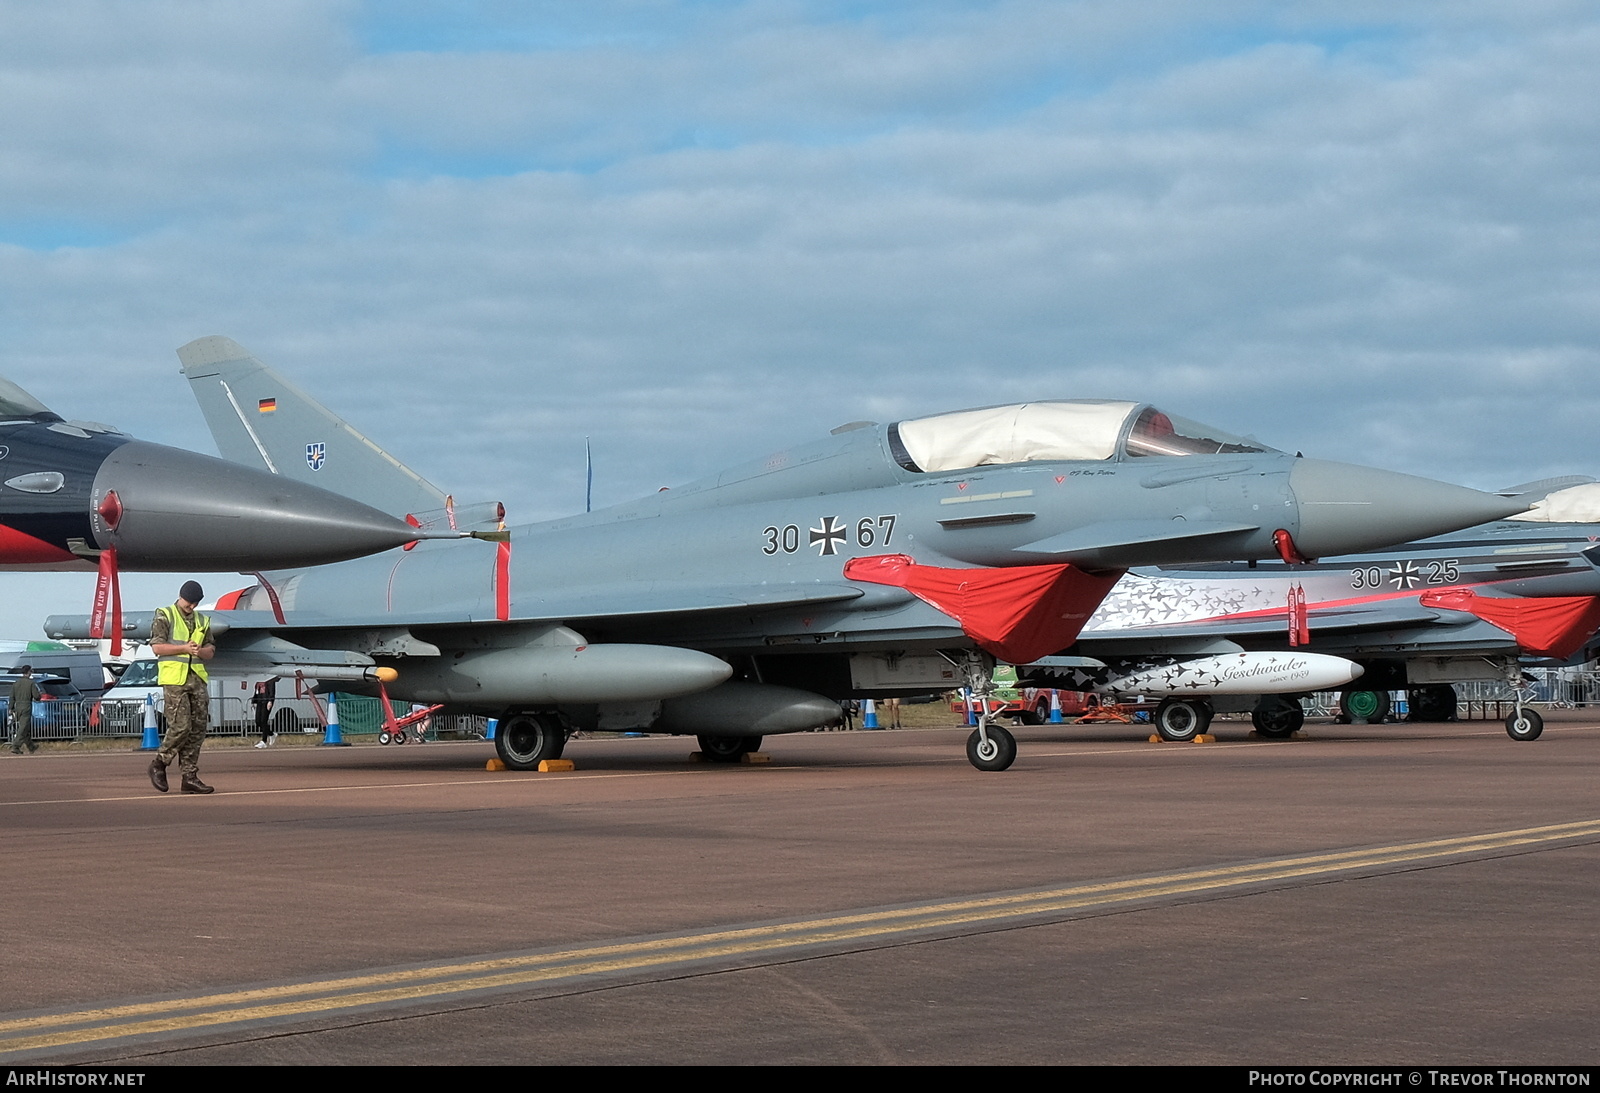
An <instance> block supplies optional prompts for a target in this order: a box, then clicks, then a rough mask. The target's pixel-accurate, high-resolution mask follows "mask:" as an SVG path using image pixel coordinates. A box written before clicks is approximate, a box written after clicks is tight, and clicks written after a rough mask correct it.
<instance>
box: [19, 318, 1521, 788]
mask: <svg viewBox="0 0 1600 1093" xmlns="http://www.w3.org/2000/svg"><path fill="white" fill-rule="evenodd" d="M179 358H180V360H182V362H183V365H184V371H185V373H186V375H187V376H188V378H189V381H190V383H191V385H192V387H193V389H194V391H195V394H196V396H197V398H198V400H199V402H200V405H201V409H202V411H203V412H204V413H205V415H206V419H207V422H208V424H209V425H210V426H211V429H212V432H213V435H214V436H215V438H216V440H217V443H218V446H219V448H220V449H221V451H222V452H223V454H224V456H225V457H227V458H231V459H237V460H240V461H241V462H246V463H256V464H258V465H259V464H260V463H261V462H263V461H270V462H271V463H272V464H273V465H274V466H276V468H277V469H278V471H279V473H281V474H285V475H290V476H294V477H298V478H300V479H301V480H302V481H309V482H318V483H322V484H327V485H330V486H332V488H334V489H336V490H338V491H339V492H341V493H343V494H346V495H347V496H351V497H354V498H356V499H358V500H362V501H365V502H368V503H370V504H373V505H374V506H376V507H378V508H382V509H385V510H386V511H388V512H390V513H392V514H394V515H397V516H399V515H402V514H404V515H406V516H408V517H410V519H411V520H412V521H413V522H415V523H418V524H420V525H422V526H424V527H428V526H432V525H436V524H438V523H439V522H440V521H445V522H450V523H453V524H456V525H460V524H461V523H462V522H463V521H464V520H465V521H467V522H469V523H470V522H473V521H482V520H484V519H485V516H484V514H485V512H489V513H490V514H491V517H492V508H491V509H488V510H485V509H483V508H478V509H475V510H470V513H469V512H468V511H467V510H456V509H454V508H453V506H451V505H448V504H446V505H444V506H443V509H442V511H441V510H440V507H439V501H440V500H441V498H442V497H443V495H442V494H441V493H440V492H439V491H438V490H436V489H434V488H433V487H431V486H428V485H427V484H426V483H424V482H423V481H422V480H421V479H420V478H419V477H418V476H417V475H415V474H414V473H412V472H411V471H409V470H407V469H406V468H403V467H401V466H399V465H398V464H397V463H395V462H394V461H393V460H392V459H391V458H389V457H388V456H387V455H386V454H385V453H383V452H382V451H381V449H378V448H377V446H376V445H374V444H372V443H371V442H370V441H368V440H367V439H366V438H365V437H363V436H361V435H360V434H359V433H357V432H356V431H355V430H354V429H352V428H351V427H350V426H348V425H347V424H346V423H344V422H343V421H341V420H340V419H339V418H337V417H335V416H334V415H333V414H331V413H329V412H328V411H327V410H325V409H324V408H322V407H321V406H320V405H318V404H317V403H316V402H315V401H314V400H312V399H310V398H309V397H308V396H306V395H304V394H302V393H301V392H299V391H298V390H296V389H295V388H294V387H292V386H291V385H290V384H288V383H287V382H286V381H285V380H284V379H283V378H282V377H280V376H279V375H278V374H276V373H275V372H273V371H272V370H271V369H269V368H267V367H266V366H265V365H263V364H262V363H261V362H260V361H258V360H256V359H255V358H253V357H251V356H250V355H249V354H248V353H247V352H246V351H245V350H244V349H243V348H241V347H240V346H238V345H236V344H235V343H233V342H231V341H229V340H227V339H225V338H203V339H200V340H199V341H197V342H193V343H190V344H189V345H187V346H185V347H184V348H183V349H181V350H179ZM268 403H270V404H271V405H272V406H273V408H274V409H273V412H272V413H271V414H270V415H263V414H259V413H253V408H254V407H256V406H259V405H264V404H268ZM313 453H314V455H315V458H313V457H312V456H313ZM420 506H431V509H432V511H430V512H426V513H423V512H418V511H416V509H417V507H420ZM1525 507H1526V502H1519V501H1516V500H1512V499H1507V498H1504V497H1499V496H1495V495H1492V494H1485V493H1480V492H1478V491H1475V490H1469V489H1464V488H1461V487H1458V486H1452V485H1448V484H1446V483H1442V482H1435V481H1432V480H1428V479H1422V478H1416V477H1411V476H1408V475H1402V474H1394V473H1390V472H1385V471H1379V470H1372V469H1368V468H1362V467H1354V466H1348V465H1345V464H1339V463H1328V462H1323V461H1319V460H1312V459H1303V458H1300V457H1298V456H1293V455H1288V454H1285V453H1283V452H1280V451H1276V450H1273V449H1271V448H1267V447H1265V446H1263V445H1261V444H1258V443H1255V442H1254V441H1250V440H1247V439H1243V438H1240V437H1236V436H1233V435H1231V434H1229V433H1226V432H1223V431H1221V430H1218V429H1215V428H1212V427H1210V426H1205V425H1201V424H1198V423H1195V422H1192V421H1188V420H1186V419H1183V418H1180V417H1176V416H1174V415H1170V414H1168V413H1165V412H1163V411H1161V410H1158V409H1156V408H1155V407H1152V406H1149V405H1146V404H1143V403H1138V402H1112V401H1082V400H1078V401H1052V402H1034V403H1027V404H1023V405H1014V406H1000V407H991V408H987V409H980V410H969V411H962V412H957V413H950V414H940V415H936V416H931V417H922V418H916V419H912V420H905V421H898V422H894V423H890V424H881V425H880V424H871V423H856V424H854V425H850V426H844V427H841V428H840V429H837V430H835V431H834V433H833V435H831V436H829V437H825V438H823V439H821V440H819V441H815V442H812V443H809V444H803V445H799V446H796V447H793V448H789V449H786V450H784V451H781V452H778V453H776V454H774V455H771V456H768V457H766V458H764V459H759V460H756V461H754V462H751V463H748V464H745V465H743V466H739V467H734V468H731V469H730V470H727V471H725V472H723V473H722V474H719V475H715V476H713V477H711V478H707V479H704V480H702V481H698V482H692V483H689V484H688V485H686V486H681V487H677V488H675V489H672V490H670V491H667V492H662V493H658V494H654V495H651V496H649V497H646V498H643V499H641V500H638V501H634V502H631V503H628V504H623V505H617V506H614V507H612V508H608V509H602V510H599V511H596V512H592V513H585V514H583V515H578V516H572V517H568V518H565V519H558V520H550V521H545V522H542V523H536V524H529V525H523V526H519V527H515V528H512V529H511V535H510V541H509V542H506V543H501V544H498V545H489V544H485V543H474V542H459V543H449V542H427V543H420V544H418V545H417V546H416V548H415V549H414V550H410V551H408V552H406V553H404V554H403V555H401V556H399V557H398V558H395V557H384V558H381V559H372V560H370V561H361V560H356V561H350V562H343V563H339V564H337V565H330V566H320V567H316V568H311V569H303V570H298V571H294V572H279V573H270V574H267V575H266V579H265V581H264V582H263V584H262V585H261V586H259V587H256V588H253V589H249V590H247V591H246V592H245V594H244V595H242V596H241V597H239V598H238V599H237V601H236V603H237V608H238V609H237V610H234V611H232V612H228V613H220V612H219V614H218V619H217V625H216V632H217V634H218V641H219V653H218V655H219V657H221V656H227V657H229V658H233V659H237V660H238V661H240V662H241V663H242V664H248V665H250V666H251V668H252V670H255V671H265V670H277V671H288V670H293V669H295V668H298V669H301V670H304V671H305V672H306V674H307V675H314V676H316V677H318V678H320V679H321V680H323V681H325V682H326V681H329V680H334V679H341V678H342V679H345V680H356V681H358V682H357V683H356V685H357V686H360V685H362V684H361V683H360V682H359V681H362V680H366V681H368V682H367V685H368V686H371V682H370V681H371V680H373V679H374V678H376V677H375V676H374V674H373V673H375V672H377V671H379V670H382V671H383V674H384V676H386V677H388V676H392V677H394V678H393V682H390V683H389V684H388V689H389V692H390V693H391V694H393V695H395V696H397V697H400V698H405V699H410V700H413V701H422V702H429V703H444V704H447V705H448V706H450V707H451V708H454V709H461V710H476V711H483V712H487V713H493V714H496V715H498V716H499V717H500V718H501V724H500V732H499V735H498V738H497V745H498V750H499V754H500V756H501V758H502V759H503V760H504V761H505V762H506V764H507V765H508V766H510V767H513V768H518V769H527V768H531V767H535V766H537V765H538V764H539V763H540V762H541V761H543V760H545V759H551V758H555V757H558V756H559V755H560V754H561V752H562V749H563V747H564V746H565V743H566V740H567V737H568V735H569V734H570V733H571V732H572V731H574V730H575V729H577V728H590V729H600V730H628V729H647V730H650V731H654V732H665V733H676V734H685V735H695V736H698V737H699V740H700V744H701V749H702V752H703V753H704V754H705V755H706V756H707V757H708V758H713V759H719V760H727V761H735V760H738V759H739V758H741V757H742V756H743V755H745V754H746V753H747V752H749V751H750V750H752V749H753V748H754V747H756V746H757V745H758V744H759V742H760V740H761V738H762V737H763V736H766V735H771V734H775V733H784V732H799V731H805V730H808V729H812V728H816V727H820V726H822V725H825V724H828V723H830V722H833V721H836V720H837V719H839V718H840V709H839V706H838V704H837V700H839V699H842V698H845V697H847V696H851V695H892V694H906V693H916V692H926V691H928V690H932V689H947V688H950V687H952V686H958V685H961V684H962V683H968V684H970V685H973V686H975V687H977V688H979V689H980V690H981V689H983V688H985V687H987V686H988V685H989V681H990V680H991V679H992V668H993V665H994V662H995V659H996V658H999V659H1001V660H1006V661H1011V662H1016V663H1027V662H1029V661H1032V660H1034V659H1036V658H1038V657H1040V656H1043V655H1047V654H1049V653H1052V652H1056V651H1058V650H1062V649H1064V648H1066V647H1068V646H1070V645H1071V644H1072V643H1073V641H1074V640H1075V639H1076V638H1077V636H1078V632H1079V630H1080V629H1081V628H1082V626H1083V624H1084V622H1085V621H1086V620H1087V619H1088V618H1089V616H1090V615H1091V614H1092V613H1093V611H1094V610H1095V608H1096V607H1097V606H1098V605H1099V603H1100V601H1101V600H1102V599H1103V598H1104V597H1105V595H1106V594H1107V593H1108V592H1109V591H1110V590H1111V589H1112V588H1113V586H1115V585H1116V583H1117V581H1118V579H1119V578H1120V577H1121V576H1122V574H1123V572H1124V571H1125V570H1126V569H1127V568H1128V567H1130V566H1135V565H1159V564H1175V563H1196V562H1202V561H1223V560H1238V559H1301V558H1310V557H1316V556H1319V555H1326V554H1341V553H1348V552H1351V551H1356V550H1363V549H1370V548H1373V547H1377V546H1382V545H1385V544H1388V543H1392V542H1395V541H1400V540H1405V539H1410V538H1418V537H1422V536H1428V535H1435V534H1440V533H1442V532H1446V531H1450V530H1454V529H1456V528H1460V527H1466V526H1470V525H1472V524H1475V523H1480V522H1482V521H1484V520H1488V519H1494V518H1497V517H1501V516H1505V515H1509V514H1510V513H1512V512H1516V511H1519V510H1520V509H1522V508H1525ZM78 625H80V623H79V622H77V621H74V620H70V619H62V618H59V617H57V618H54V619H52V620H51V621H50V623H49V624H48V628H49V630H50V632H52V633H56V634H67V633H70V632H72V631H73V629H74V628H75V627H76V626H78ZM224 626H226V632H224ZM1015 754H1016V745H1015V741H1014V739H1013V738H1012V737H1011V735H1010V734H1009V733H1007V732H1006V731H1005V730H1003V729H1001V728H999V727H998V726H990V725H987V724H980V725H979V727H978V729H977V731H976V732H974V733H973V734H972V737H971V739H970V740H969V741H968V757H969V759H970V760H971V761H972V763H973V764H974V765H975V766H977V767H979V768H980V769H985V770H1002V769H1005V768H1006V767H1007V766H1009V765H1010V764H1011V762H1012V760H1013V759H1014V758H1015Z"/></svg>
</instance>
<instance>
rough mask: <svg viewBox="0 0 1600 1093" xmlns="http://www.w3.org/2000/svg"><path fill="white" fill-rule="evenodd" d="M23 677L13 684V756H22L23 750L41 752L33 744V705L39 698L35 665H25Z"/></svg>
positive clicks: (11, 709) (11, 707)
mask: <svg viewBox="0 0 1600 1093" xmlns="http://www.w3.org/2000/svg"><path fill="white" fill-rule="evenodd" d="M21 671H22V675H21V677H20V678H18V679H17V680H16V682H14V683H12V684H11V704H10V707H9V713H10V715H11V754H12V755H21V754H22V749H23V748H27V749H28V751H30V752H35V751H38V750H39V745H38V744H35V743H34V742H33V703H34V700H35V699H37V698H38V697H39V685H38V684H37V683H35V682H34V681H33V665H31V664H24V665H23V666H22V669H21Z"/></svg>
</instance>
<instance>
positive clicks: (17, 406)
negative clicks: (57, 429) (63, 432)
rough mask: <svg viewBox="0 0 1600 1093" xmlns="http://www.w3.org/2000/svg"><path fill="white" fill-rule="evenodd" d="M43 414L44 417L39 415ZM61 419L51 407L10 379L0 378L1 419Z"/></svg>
mask: <svg viewBox="0 0 1600 1093" xmlns="http://www.w3.org/2000/svg"><path fill="white" fill-rule="evenodd" d="M41 414H43V415H44V417H42V418H41V417H40V416H39V415H41ZM18 420H28V421H60V420H61V418H60V417H58V416H57V415H56V414H53V413H51V412H50V408H49V407H48V406H46V405H45V404H44V403H42V402H40V401H39V400H38V399H36V398H34V397H33V396H32V395H30V394H28V392H26V391H24V390H23V389H22V388H20V387H18V386H17V385H16V384H14V383H12V382H11V381H10V380H8V379H3V378H0V421H18Z"/></svg>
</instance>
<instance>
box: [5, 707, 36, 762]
mask: <svg viewBox="0 0 1600 1093" xmlns="http://www.w3.org/2000/svg"><path fill="white" fill-rule="evenodd" d="M23 748H27V749H28V750H29V751H38V750H39V745H38V744H35V743H34V742H33V714H32V713H31V712H30V713H27V714H17V715H16V716H14V717H13V718H12V719H11V751H12V754H14V755H21V754H22V749H23Z"/></svg>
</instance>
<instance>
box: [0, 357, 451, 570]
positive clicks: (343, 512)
mask: <svg viewBox="0 0 1600 1093" xmlns="http://www.w3.org/2000/svg"><path fill="white" fill-rule="evenodd" d="M427 534H429V533H428V532H425V531H423V530H421V529H419V528H416V527H412V526H411V525H408V524H406V523H405V522H404V521H403V520H400V519H398V518H396V517H394V516H391V515H389V514H388V513H385V512H381V511H379V510H377V509H374V508H372V507H371V506H369V505H365V504H362V503H361V502H359V501H355V500H352V499H350V498H348V497H341V496H339V495H338V494H334V493H330V492H329V491H327V490H324V489H320V488H318V487H317V486H316V485H314V484H308V483H302V482H297V481H293V480H291V479H288V478H285V477H283V476H281V475H276V474H270V473H266V472H265V471H260V470H254V469H251V468H249V467H245V466H241V465H239V464H238V463H235V462H229V461H226V460H221V459H217V458H215V457H213V456H208V455H200V454H198V453H196V452H189V451H184V450H182V449H180V448H169V447H165V446H163V445H160V444H151V443H149V442H147V441H142V440H135V439H134V438H133V437H131V436H127V435H126V434H124V433H121V432H118V431H117V430H116V429H113V428H111V427H110V426H108V425H100V424H97V423H94V422H85V421H65V420H63V419H62V418H61V416H60V415H59V414H56V413H54V412H53V411H51V410H50V409H49V408H48V407H46V406H45V405H44V404H43V403H41V402H39V400H37V399H35V398H34V397H33V396H32V395H30V394H28V393H27V392H26V391H24V390H23V389H22V388H20V387H18V386H17V385H16V384H14V383H12V382H10V381H9V380H5V379H0V569H13V570H31V571H40V570H71V569H89V570H93V569H96V568H98V569H99V570H100V571H101V573H102V574H103V575H104V576H105V578H106V580H104V581H103V582H102V584H103V585H106V584H107V583H108V582H114V579H115V574H116V572H117V570H119V569H125V570H141V571H158V572H183V571H189V572H194V571H206V570H230V569H231V570H240V571H244V572H251V571H255V570H260V569H277V568H282V567H285V566H309V565H320V564H322V563H325V562H336V561H342V560H345V559H348V558H355V557H359V556H361V555H364V554H372V553H375V552H378V551H383V550H388V549H391V548H393V547H397V546H401V545H403V544H406V543H412V542H415V541H417V540H418V539H420V538H423V537H425V536H426V535H427Z"/></svg>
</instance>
